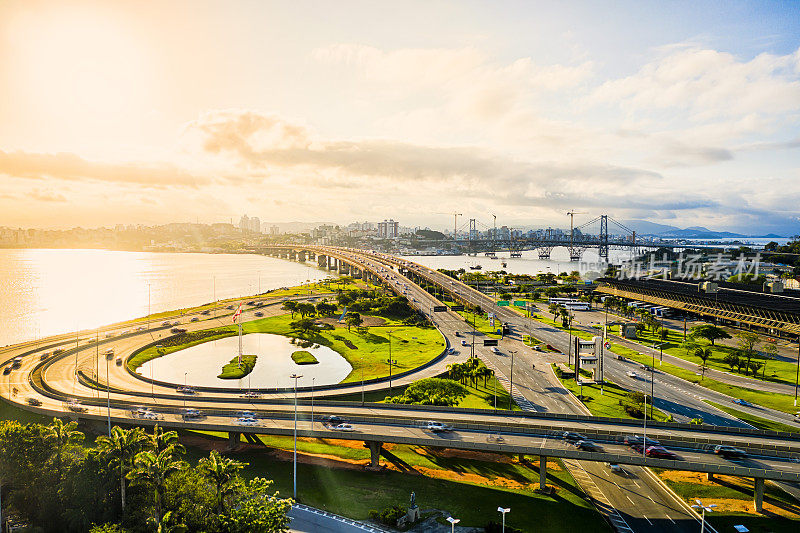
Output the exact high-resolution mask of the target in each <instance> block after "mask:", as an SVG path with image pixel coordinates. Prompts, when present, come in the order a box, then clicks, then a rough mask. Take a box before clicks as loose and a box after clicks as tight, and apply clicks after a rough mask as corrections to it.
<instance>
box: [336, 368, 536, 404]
mask: <svg viewBox="0 0 800 533" xmlns="http://www.w3.org/2000/svg"><path fill="white" fill-rule="evenodd" d="M443 377H446V374H445V375H443ZM466 387H467V391H469V396H467V397H466V398H464V399H463V400H461V402H460V403H459V404H458V406H457V407H464V408H470V409H494V407H495V392H496V393H497V408H498V409H508V400H509V395H508V391H506V390H505V389H504V388H503V386H502V385H501V384H500V382H499V381H498V380H497V379H496V378H490V379H489V380H488V381H487V383H486V386H484V385H483V382H479V383H478V386H477V387H473V386H472V384H467V385H466ZM405 390H406V386H400V387H394V388H393V389H392V394H391V396H402V395H403V392H405ZM387 396H389V391H387V390H382V391H365V392H364V401H365V402H380V403H382V402H383V401H384V400H385V399H386V397H387ZM328 399H330V400H342V401H348V402H361V393H360V392H358V393H353V394H340V395H338V396H329V397H328ZM511 409H512V410H514V411H518V410H519V409H520V407H519V406H518V405H517V404H516V403H512V406H511Z"/></svg>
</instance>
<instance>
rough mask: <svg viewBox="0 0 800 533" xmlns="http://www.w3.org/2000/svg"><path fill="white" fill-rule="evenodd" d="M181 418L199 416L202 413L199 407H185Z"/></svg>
mask: <svg viewBox="0 0 800 533" xmlns="http://www.w3.org/2000/svg"><path fill="white" fill-rule="evenodd" d="M182 414H183V418H190V419H191V418H201V417H202V416H203V413H201V412H200V410H199V409H195V408H193V407H187V408H186V409H184V410H183V413H182Z"/></svg>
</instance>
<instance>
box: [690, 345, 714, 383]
mask: <svg viewBox="0 0 800 533" xmlns="http://www.w3.org/2000/svg"><path fill="white" fill-rule="evenodd" d="M694 354H695V355H696V356H697V357H699V358H700V360H701V361H702V362H703V364H701V365H700V368H701V369H702V371H703V375H702V376H700V378H701V379H702V378H704V377H706V368H707V367H708V359H709V357H711V348H698V349H697V350H695V352H694Z"/></svg>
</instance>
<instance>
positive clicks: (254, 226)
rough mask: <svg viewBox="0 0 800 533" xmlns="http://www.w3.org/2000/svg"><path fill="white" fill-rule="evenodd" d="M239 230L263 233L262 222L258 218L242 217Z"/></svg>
mask: <svg viewBox="0 0 800 533" xmlns="http://www.w3.org/2000/svg"><path fill="white" fill-rule="evenodd" d="M239 229H240V230H242V231H243V232H244V231H252V232H253V233H261V220H260V219H259V218H258V217H252V218H250V217H248V216H247V215H242V218H240V219H239Z"/></svg>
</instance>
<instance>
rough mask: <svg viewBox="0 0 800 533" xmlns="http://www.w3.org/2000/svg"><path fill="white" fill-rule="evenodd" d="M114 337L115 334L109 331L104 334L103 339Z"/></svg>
mask: <svg viewBox="0 0 800 533" xmlns="http://www.w3.org/2000/svg"><path fill="white" fill-rule="evenodd" d="M114 335H116V333H114V332H113V331H109V332H108V333H106V335H105V337H106V339H110V338H111V337H113V336H114Z"/></svg>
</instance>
